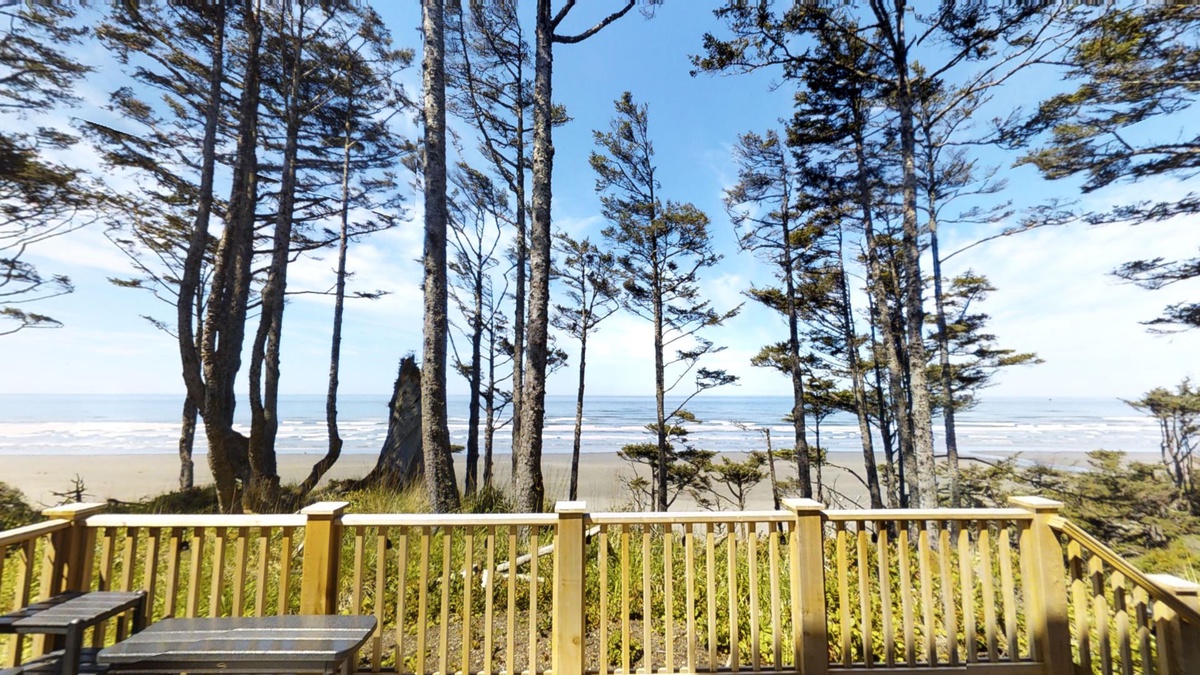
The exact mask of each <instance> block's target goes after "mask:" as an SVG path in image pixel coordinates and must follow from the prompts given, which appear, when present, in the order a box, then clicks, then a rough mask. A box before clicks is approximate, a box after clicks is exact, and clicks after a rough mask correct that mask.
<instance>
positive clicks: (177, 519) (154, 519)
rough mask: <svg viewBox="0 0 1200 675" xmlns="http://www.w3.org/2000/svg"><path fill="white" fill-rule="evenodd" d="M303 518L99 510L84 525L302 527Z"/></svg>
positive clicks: (291, 514) (286, 514) (293, 516)
mask: <svg viewBox="0 0 1200 675" xmlns="http://www.w3.org/2000/svg"><path fill="white" fill-rule="evenodd" d="M305 522H306V518H305V517H304V516H303V515H301V514H298V513H281V514H269V515H266V514H256V513H249V514H167V513H162V514H159V513H154V514H150V513H141V514H139V513H101V514H98V515H95V516H91V517H90V518H88V519H87V525H88V527H304V523H305Z"/></svg>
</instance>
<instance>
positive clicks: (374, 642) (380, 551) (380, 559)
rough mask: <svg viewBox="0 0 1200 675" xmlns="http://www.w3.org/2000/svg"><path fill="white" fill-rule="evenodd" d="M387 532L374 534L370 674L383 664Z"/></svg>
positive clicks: (383, 528)
mask: <svg viewBox="0 0 1200 675" xmlns="http://www.w3.org/2000/svg"><path fill="white" fill-rule="evenodd" d="M387 534H388V530H387V528H386V527H379V528H376V532H375V634H374V637H372V638H371V672H374V673H378V672H379V669H380V666H381V665H382V662H383V617H384V609H385V605H386V604H387V603H386V602H385V601H384V597H385V594H386V593H387V584H386V579H387V547H388V537H387Z"/></svg>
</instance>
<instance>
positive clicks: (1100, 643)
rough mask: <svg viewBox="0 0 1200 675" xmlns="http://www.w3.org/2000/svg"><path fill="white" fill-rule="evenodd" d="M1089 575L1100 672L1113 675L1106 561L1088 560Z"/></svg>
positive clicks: (1104, 674)
mask: <svg viewBox="0 0 1200 675" xmlns="http://www.w3.org/2000/svg"><path fill="white" fill-rule="evenodd" d="M1088 575H1089V576H1090V577H1091V578H1092V617H1093V620H1094V622H1095V624H1096V647H1097V651H1098V653H1099V655H1100V672H1101V673H1102V674H1103V675H1112V672H1113V664H1112V643H1111V642H1110V640H1109V635H1108V622H1109V612H1108V596H1107V595H1106V593H1105V590H1104V561H1103V560H1101V559H1100V558H1099V556H1092V557H1091V559H1089V560H1088Z"/></svg>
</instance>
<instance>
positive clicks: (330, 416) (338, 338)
mask: <svg viewBox="0 0 1200 675" xmlns="http://www.w3.org/2000/svg"><path fill="white" fill-rule="evenodd" d="M343 130H344V131H345V136H344V137H343V142H342V209H341V228H340V229H339V231H338V257H337V277H336V281H335V282H334V290H333V337H332V338H331V339H330V341H329V342H330V345H329V385H328V387H327V389H326V390H325V429H326V430H327V431H328V433H329V448H328V449H327V450H326V451H325V456H324V457H322V458H321V459H320V460H318V461H317V463H316V464H314V465H313V468H312V470H311V471H309V472H308V477H307V478H305V479H304V482H302V483H301V484H300V490H299V492H300V494H301V495H307V494H308V493H309V492H312V491H313V489H314V488H316V487H317V483H319V482H321V478H322V477H324V476H325V474H326V472H328V471H329V469H331V468H332V467H333V465H334V463H335V462H337V460H338V457H341V455H342V435H341V433H340V432H339V430H338V408H337V399H338V381H339V377H338V376H339V372H340V370H341V363H342V317H343V315H344V313H345V306H346V254H347V252H348V250H349V248H350V153H351V150H352V149H353V147H354V139H353V138H352V137H351V134H350V119H349V117H347V119H346V123H345V125H344V126H343Z"/></svg>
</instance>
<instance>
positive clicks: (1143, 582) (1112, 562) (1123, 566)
mask: <svg viewBox="0 0 1200 675" xmlns="http://www.w3.org/2000/svg"><path fill="white" fill-rule="evenodd" d="M1050 527H1052V528H1053V529H1054V530H1055V531H1057V532H1060V533H1062V534H1064V535H1066V536H1067V537H1069V538H1071V539H1074V540H1075V541H1077V542H1079V544H1080V545H1081V546H1083V548H1084V549H1086V550H1087V551H1088V552H1090V553H1091V554H1092V555H1094V556H1097V557H1098V558H1100V559H1101V560H1103V561H1104V562H1105V563H1106V564H1108V565H1109V566H1110V567H1112V568H1113V569H1115V570H1117V571H1118V572H1120V573H1121V574H1124V575H1125V577H1126V578H1128V579H1129V580H1130V581H1132V582H1133V583H1134V584H1136V585H1138V586H1140V587H1141V588H1142V590H1144V591H1146V592H1147V593H1148V594H1149V595H1150V598H1151V599H1152V600H1154V601H1155V602H1161V603H1163V604H1165V605H1166V606H1167V607H1170V608H1171V609H1172V610H1174V612H1175V613H1176V614H1178V615H1179V616H1180V618H1182V619H1183V620H1184V621H1186V622H1187V623H1190V624H1193V625H1200V612H1198V611H1196V610H1195V609H1194V608H1193V607H1192V606H1191V605H1189V604H1188V603H1186V602H1184V601H1183V600H1180V599H1179V598H1178V597H1177V596H1176V595H1175V594H1174V593H1172V592H1171V591H1169V590H1167V589H1166V588H1163V587H1162V585H1160V584H1159V583H1158V582H1156V581H1154V580H1153V579H1151V578H1150V577H1148V576H1146V575H1145V574H1144V573H1143V572H1142V571H1141V570H1139V569H1138V568H1136V567H1134V566H1133V565H1131V564H1130V563H1129V562H1128V561H1126V560H1125V559H1124V558H1122V557H1121V556H1120V555H1119V554H1118V553H1117V552H1116V551H1114V550H1112V549H1111V548H1109V547H1107V546H1105V545H1104V544H1103V543H1102V542H1101V541H1100V540H1098V539H1096V538H1095V537H1093V536H1092V535H1090V534H1088V533H1087V531H1086V530H1084V529H1083V528H1081V527H1079V526H1078V525H1076V524H1075V523H1072V522H1071V521H1069V520H1067V519H1066V518H1055V519H1053V520H1052V521H1051V522H1050Z"/></svg>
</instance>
